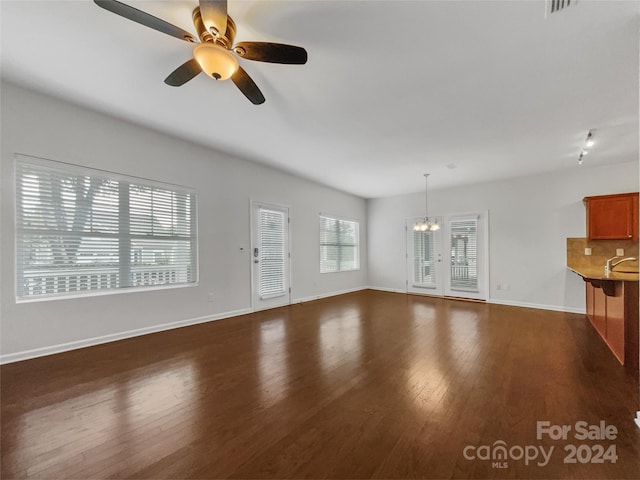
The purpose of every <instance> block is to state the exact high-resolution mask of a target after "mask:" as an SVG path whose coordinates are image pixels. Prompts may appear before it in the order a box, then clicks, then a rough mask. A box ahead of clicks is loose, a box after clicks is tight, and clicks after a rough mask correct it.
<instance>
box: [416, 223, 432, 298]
mask: <svg viewBox="0 0 640 480" xmlns="http://www.w3.org/2000/svg"><path fill="white" fill-rule="evenodd" d="M412 232H413V283H414V286H418V287H429V288H435V287H436V281H437V277H436V258H435V256H436V254H435V242H434V235H435V234H434V232H433V231H430V230H427V231H424V232H422V231H415V230H412Z"/></svg>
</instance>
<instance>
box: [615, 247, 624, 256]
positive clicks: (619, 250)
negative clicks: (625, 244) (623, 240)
mask: <svg viewBox="0 0 640 480" xmlns="http://www.w3.org/2000/svg"><path fill="white" fill-rule="evenodd" d="M616 255H617V256H618V257H624V248H616Z"/></svg>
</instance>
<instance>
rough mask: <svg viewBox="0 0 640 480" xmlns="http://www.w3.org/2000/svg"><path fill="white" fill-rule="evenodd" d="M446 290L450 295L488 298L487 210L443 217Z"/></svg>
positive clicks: (446, 293)
mask: <svg viewBox="0 0 640 480" xmlns="http://www.w3.org/2000/svg"><path fill="white" fill-rule="evenodd" d="M445 224H446V232H445V235H446V248H447V250H446V251H447V252H448V254H447V255H446V259H445V262H444V264H445V272H446V273H445V280H446V281H445V290H444V294H445V295H447V296H452V297H463V298H474V299H479V300H486V299H487V286H488V283H489V281H488V256H489V253H488V252H489V249H488V233H487V232H488V230H487V214H486V213H482V214H472V215H459V216H449V217H446V220H445Z"/></svg>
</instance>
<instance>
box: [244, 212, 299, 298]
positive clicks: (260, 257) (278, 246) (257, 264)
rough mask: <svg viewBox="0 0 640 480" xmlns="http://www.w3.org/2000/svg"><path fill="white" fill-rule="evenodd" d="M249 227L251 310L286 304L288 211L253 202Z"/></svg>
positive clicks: (288, 276)
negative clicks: (250, 230)
mask: <svg viewBox="0 0 640 480" xmlns="http://www.w3.org/2000/svg"><path fill="white" fill-rule="evenodd" d="M251 226H252V228H251V229H252V234H251V236H252V240H251V246H252V247H251V265H252V275H251V276H252V303H253V309H254V310H264V309H266V308H274V307H280V306H283V305H289V303H291V289H290V283H289V278H290V265H289V263H290V253H289V209H288V208H286V207H281V206H276V205H268V204H265V203H260V202H252V204H251Z"/></svg>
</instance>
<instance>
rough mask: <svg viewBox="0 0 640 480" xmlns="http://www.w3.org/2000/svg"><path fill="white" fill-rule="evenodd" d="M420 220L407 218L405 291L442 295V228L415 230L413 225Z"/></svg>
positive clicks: (440, 220) (440, 221) (439, 220)
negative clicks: (423, 230)
mask: <svg viewBox="0 0 640 480" xmlns="http://www.w3.org/2000/svg"><path fill="white" fill-rule="evenodd" d="M420 220H421V219H420V218H413V219H409V220H407V227H406V231H407V291H408V292H410V293H421V294H424V295H443V294H444V281H443V276H444V264H443V261H442V230H435V231H433V230H427V231H425V232H422V231H415V230H414V229H413V225H414V224H415V223H416V222H417V221H420ZM437 220H438V224H442V219H441V218H439V217H438V219H437Z"/></svg>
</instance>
